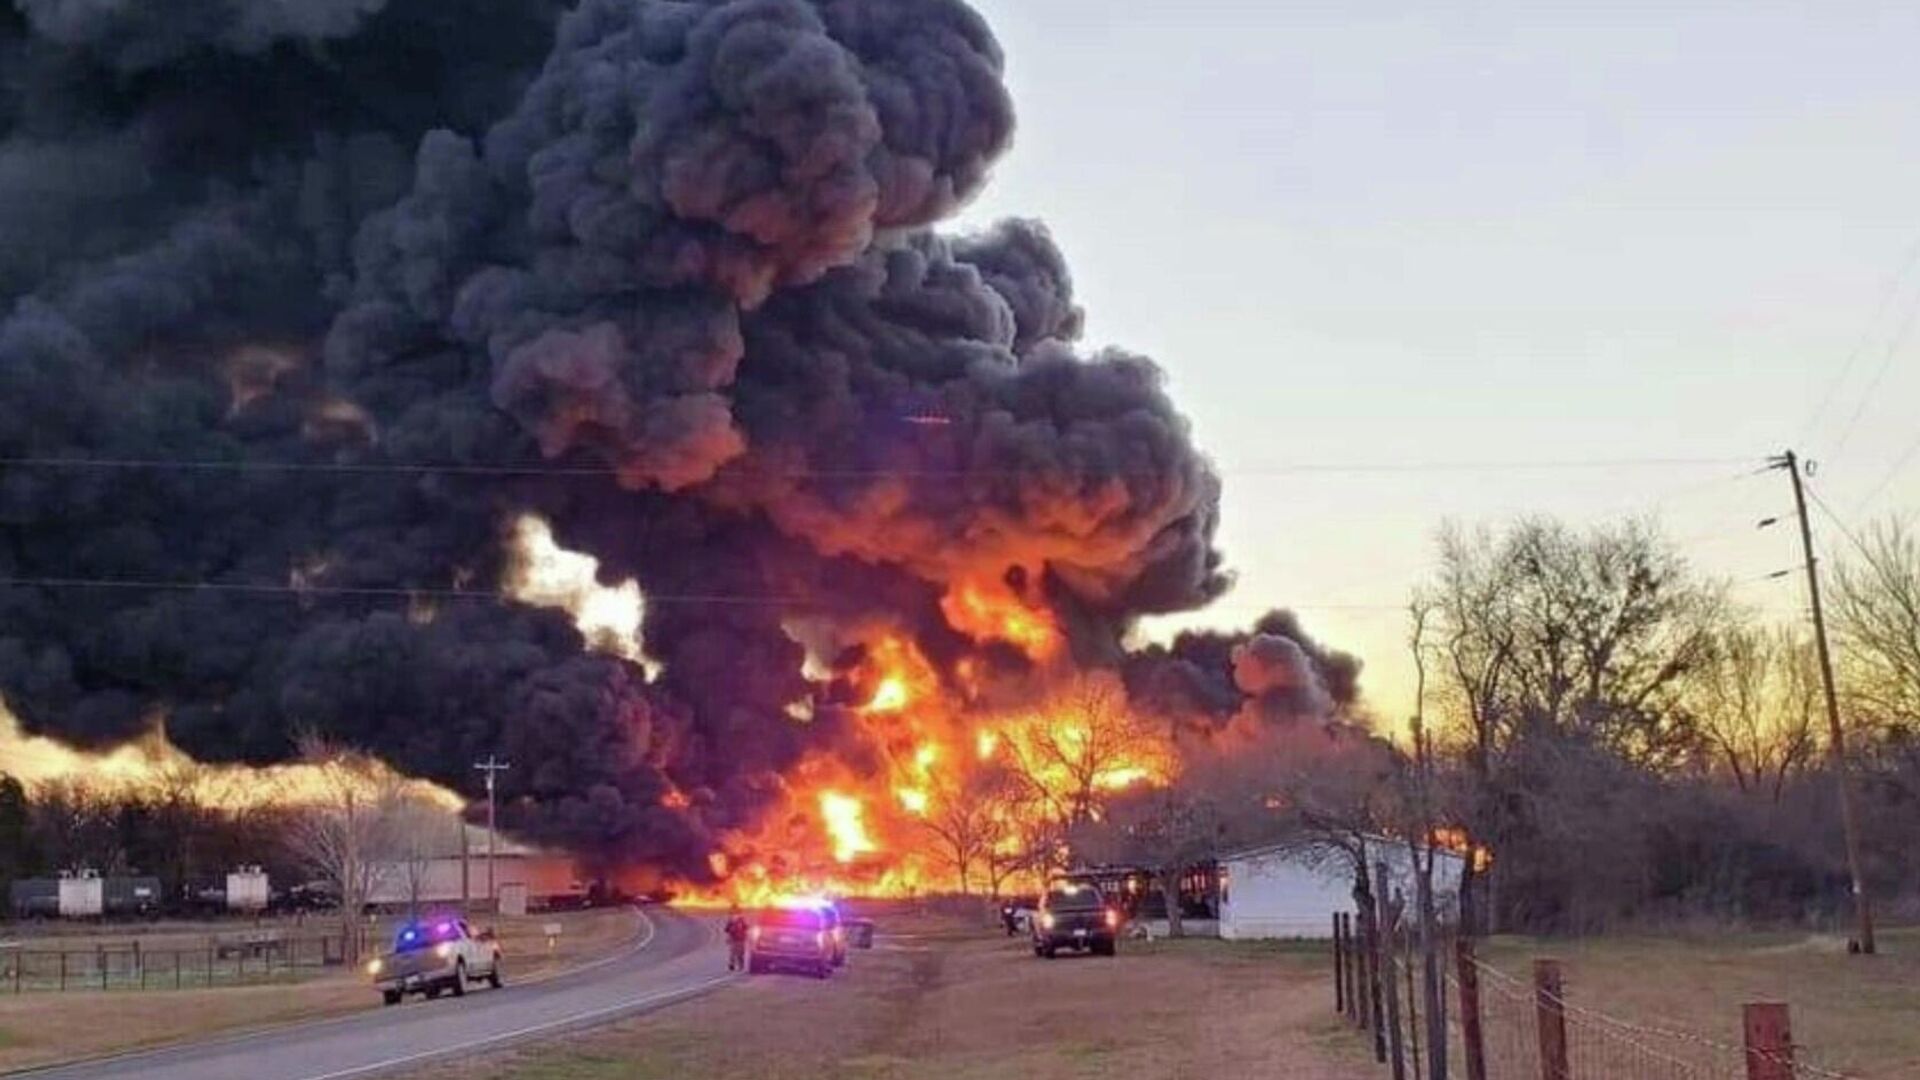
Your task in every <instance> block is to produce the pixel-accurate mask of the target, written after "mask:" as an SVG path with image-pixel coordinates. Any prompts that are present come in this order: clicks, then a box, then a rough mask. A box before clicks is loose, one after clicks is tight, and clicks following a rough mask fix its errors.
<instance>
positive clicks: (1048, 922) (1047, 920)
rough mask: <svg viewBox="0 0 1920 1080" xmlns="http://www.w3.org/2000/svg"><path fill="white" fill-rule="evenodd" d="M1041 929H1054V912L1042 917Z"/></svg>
mask: <svg viewBox="0 0 1920 1080" xmlns="http://www.w3.org/2000/svg"><path fill="white" fill-rule="evenodd" d="M1040 929H1042V930H1051V929H1053V912H1051V911H1049V912H1047V913H1046V914H1044V915H1041V916H1040Z"/></svg>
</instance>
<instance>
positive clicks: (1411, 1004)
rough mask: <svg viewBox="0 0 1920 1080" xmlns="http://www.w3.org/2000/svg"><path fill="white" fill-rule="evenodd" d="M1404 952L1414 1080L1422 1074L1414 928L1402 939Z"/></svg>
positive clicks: (1411, 1064)
mask: <svg viewBox="0 0 1920 1080" xmlns="http://www.w3.org/2000/svg"><path fill="white" fill-rule="evenodd" d="M1401 940H1402V943H1403V951H1402V952H1401V954H1400V958H1401V960H1403V961H1404V964H1403V965H1402V966H1403V967H1404V968H1405V970H1406V983H1407V1064H1408V1065H1409V1066H1410V1067H1411V1068H1412V1069H1413V1075H1414V1080H1419V1077H1420V1073H1421V1072H1422V1070H1421V1068H1420V1061H1421V1058H1420V995H1419V993H1417V992H1416V991H1415V990H1414V988H1413V972H1414V968H1415V967H1417V966H1418V965H1416V964H1415V963H1414V962H1413V928H1412V927H1410V926H1409V927H1407V928H1406V936H1405V937H1404V938H1402V939H1401Z"/></svg>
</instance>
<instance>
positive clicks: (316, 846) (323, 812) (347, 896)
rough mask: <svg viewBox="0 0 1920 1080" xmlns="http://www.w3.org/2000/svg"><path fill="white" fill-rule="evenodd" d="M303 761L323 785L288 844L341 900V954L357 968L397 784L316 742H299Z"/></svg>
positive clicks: (348, 753) (293, 826)
mask: <svg viewBox="0 0 1920 1080" xmlns="http://www.w3.org/2000/svg"><path fill="white" fill-rule="evenodd" d="M300 756H301V759H302V760H303V761H304V762H306V763H307V764H308V765H311V766H312V767H313V768H314V770H315V772H316V774H317V776H318V777H319V780H318V782H317V783H316V785H315V790H314V792H313V794H314V796H315V797H314V800H313V801H312V802H311V803H309V804H308V805H307V806H305V807H303V808H302V809H301V811H300V812H299V813H297V814H294V815H293V816H292V817H291V819H290V820H289V823H288V832H287V844H288V847H289V848H290V849H291V850H292V851H293V853H294V854H295V856H296V857H297V858H299V859H300V860H301V861H302V862H303V863H305V864H306V865H307V866H308V867H309V868H310V869H311V870H312V872H313V873H314V874H315V875H317V876H318V877H319V878H320V879H321V880H322V881H325V882H326V883H328V884H329V885H331V886H332V887H333V888H334V890H335V892H336V893H337V894H338V895H339V897H340V918H341V948H342V950H343V952H344V955H345V958H346V960H347V962H348V963H350V964H351V963H355V962H357V961H358V960H359V958H360V952H361V948H362V946H363V942H362V924H361V919H360V915H361V912H362V911H363V910H364V909H365V908H366V905H367V903H368V901H369V898H370V897H371V896H372V895H373V892H374V889H375V888H376V887H377V886H378V885H379V884H380V881H381V876H382V875H383V874H384V873H385V872H386V871H387V867H388V865H389V864H388V863H387V856H388V854H389V852H388V847H389V842H390V829H389V824H390V810H391V808H392V807H393V806H394V805H395V804H396V803H397V802H398V799H399V783H398V781H397V778H396V776H395V774H394V773H393V772H392V771H391V770H388V769H382V768H380V767H379V766H378V765H377V763H376V762H374V761H373V760H372V759H371V758H368V757H366V756H365V755H363V754H360V753H358V752H356V751H353V750H349V749H347V748H344V747H341V746H339V745H336V744H333V743H330V742H327V741H326V740H324V739H320V738H318V737H315V736H305V737H303V738H302V739H301V740H300Z"/></svg>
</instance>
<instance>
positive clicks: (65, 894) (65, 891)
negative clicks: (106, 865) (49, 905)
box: [60, 870, 107, 919]
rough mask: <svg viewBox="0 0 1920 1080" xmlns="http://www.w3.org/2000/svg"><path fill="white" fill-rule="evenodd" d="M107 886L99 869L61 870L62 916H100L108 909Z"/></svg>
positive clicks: (65, 917)
mask: <svg viewBox="0 0 1920 1080" xmlns="http://www.w3.org/2000/svg"><path fill="white" fill-rule="evenodd" d="M106 886H107V883H106V882H104V881H101V880H100V873H99V871H97V870H80V871H73V870H62V871H60V917H61V918H63V919H90V918H98V917H99V916H100V915H101V914H102V913H103V912H105V911H106V910H107V888H106Z"/></svg>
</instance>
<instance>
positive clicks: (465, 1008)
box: [9, 909, 733, 1080]
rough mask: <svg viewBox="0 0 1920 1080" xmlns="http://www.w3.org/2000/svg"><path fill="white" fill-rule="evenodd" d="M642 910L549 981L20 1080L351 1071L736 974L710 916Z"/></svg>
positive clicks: (511, 1036)
mask: <svg viewBox="0 0 1920 1080" xmlns="http://www.w3.org/2000/svg"><path fill="white" fill-rule="evenodd" d="M643 915H644V917H645V918H646V920H647V925H646V929H644V930H643V931H642V932H641V938H640V941H639V943H638V944H637V945H635V946H630V947H628V948H627V949H625V950H624V951H622V952H621V953H619V954H616V955H615V956H613V957H610V958H608V959H607V960H604V961H601V962H599V963H596V964H594V965H591V966H589V967H586V968H583V969H579V970H576V971H573V972H570V973H568V974H565V975H560V976H558V977H556V978H553V979H549V980H547V981H545V982H541V983H535V984H531V985H527V986H515V985H513V984H512V983H508V985H507V986H506V988H505V989H502V990H488V989H485V988H482V987H476V988H475V989H474V990H472V991H470V992H469V993H468V994H467V995H466V996H465V997H460V998H451V997H442V998H440V999H439V1000H438V1001H420V1000H419V999H409V1000H408V1001H407V1003H406V1004H404V1005H399V1006H395V1007H393V1008H382V1009H379V1010H376V1011H373V1012H367V1013H357V1014H355V1015H353V1016H347V1017H341V1018H338V1019H335V1020H323V1021H318V1022H315V1023H311V1024H300V1025H296V1026H293V1027H286V1028H277V1029H274V1030H271V1031H263V1032H259V1033H257V1034H252V1035H242V1036H238V1037H234V1038H226V1039H216V1040H213V1041H210V1042H203V1043H191V1044H187V1045H183V1046H177V1047H171V1048H168V1049H163V1050H154V1051H151V1052H148V1053H141V1054H132V1055H127V1056H123V1057H115V1058H109V1059H105V1060H101V1061H95V1062H85V1063H81V1064H77V1065H66V1066H57V1067H53V1068H48V1069H40V1070H30V1071H28V1072H24V1073H17V1074H13V1075H12V1076H11V1077H9V1080H28V1078H31V1080H109V1078H112V1080H120V1078H129V1080H130V1078H133V1077H139V1078H140V1080H347V1078H349V1077H363V1076H373V1075H376V1074H379V1073H384V1072H389V1071H392V1070H397V1069H400V1068H403V1067H405V1066H408V1065H415V1064H419V1063H421V1062H424V1061H427V1060H430V1059H432V1058H436V1057H442V1056H446V1055H449V1054H457V1053H462V1052H466V1051H470V1050H476V1049H480V1048H483V1047H488V1046H498V1045H501V1044H503V1043H509V1042H514V1041H517V1040H520V1039H525V1038H529V1037H532V1036H535V1035H543V1034H549V1033H551V1032H555V1031H562V1030H565V1029H567V1028H570V1027H578V1026H584V1025H587V1024H593V1023H599V1022H605V1021H607V1020H612V1019H615V1018H618V1017H621V1016H627V1015H631V1014H634V1013H640V1012H645V1011H647V1010H648V1009H653V1008H658V1007H660V1006H662V1005H668V1004H671V1003H673V1002H675V1001H681V1000H684V999H686V998H689V997H692V996H694V995H695V994H699V993H702V992H704V991H707V990H711V989H714V988H715V987H718V986H720V985H722V984H724V983H726V982H727V981H729V979H731V978H733V976H729V975H728V974H727V973H726V952H725V949H724V948H723V947H722V946H721V945H720V943H719V940H718V935H716V934H715V932H714V927H713V926H712V925H711V923H709V922H705V921H701V920H697V919H692V918H689V917H687V916H684V915H679V914H675V913H674V912H671V911H665V910H661V909H650V910H649V911H647V912H644V913H643ZM509 959H511V958H509ZM258 992H259V993H272V992H273V991H272V990H271V989H262V990H260V991H258ZM367 993H368V994H369V995H372V993H373V991H372V990H371V989H369V990H368V991H367ZM101 1022H102V1023H111V1022H112V1019H111V1018H110V1017H102V1018H101Z"/></svg>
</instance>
